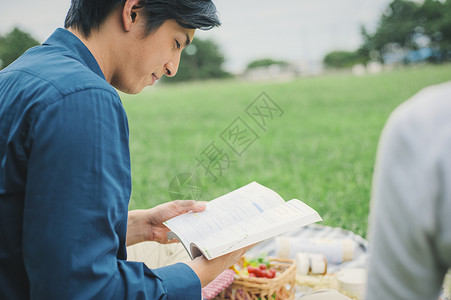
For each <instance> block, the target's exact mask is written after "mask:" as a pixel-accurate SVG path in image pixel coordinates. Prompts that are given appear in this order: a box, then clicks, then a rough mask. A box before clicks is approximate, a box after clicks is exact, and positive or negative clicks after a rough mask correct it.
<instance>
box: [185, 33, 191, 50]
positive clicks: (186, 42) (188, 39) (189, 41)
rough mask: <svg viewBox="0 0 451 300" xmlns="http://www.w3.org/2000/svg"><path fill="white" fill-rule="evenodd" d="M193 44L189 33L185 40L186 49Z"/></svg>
mask: <svg viewBox="0 0 451 300" xmlns="http://www.w3.org/2000/svg"><path fill="white" fill-rule="evenodd" d="M189 44H191V40H190V38H189V35H188V33H187V34H186V40H185V47H188V45H189Z"/></svg>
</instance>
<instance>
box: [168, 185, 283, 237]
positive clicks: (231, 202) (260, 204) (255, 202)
mask: <svg viewBox="0 0 451 300" xmlns="http://www.w3.org/2000/svg"><path fill="white" fill-rule="evenodd" d="M283 203H285V201H284V200H283V199H282V197H280V196H279V195H278V194H277V193H276V192H274V191H273V190H271V189H269V188H267V187H264V186H262V185H261V184H259V183H257V182H252V183H250V184H248V185H245V186H243V187H241V188H239V189H237V190H235V191H232V192H230V193H228V194H225V195H223V196H221V197H219V198H216V199H214V200H212V201H210V202H208V203H207V208H206V210H205V211H203V212H200V213H192V212H190V213H186V214H183V215H180V216H177V217H175V218H172V219H170V220H168V221H166V222H164V224H165V225H166V226H167V227H168V228H169V229H170V230H172V231H173V232H175V233H176V234H177V236H178V237H179V238H180V240H181V241H182V243H184V244H185V245H186V246H188V245H189V244H190V243H191V242H194V243H197V242H199V241H201V240H204V239H207V238H208V237H209V236H211V235H214V234H216V233H217V232H219V231H222V230H224V229H225V228H227V227H229V226H232V225H234V224H236V223H238V222H241V221H243V220H249V219H252V218H253V217H255V216H256V215H259V214H262V213H263V212H265V211H266V210H268V209H270V208H272V207H275V206H277V205H280V204H283Z"/></svg>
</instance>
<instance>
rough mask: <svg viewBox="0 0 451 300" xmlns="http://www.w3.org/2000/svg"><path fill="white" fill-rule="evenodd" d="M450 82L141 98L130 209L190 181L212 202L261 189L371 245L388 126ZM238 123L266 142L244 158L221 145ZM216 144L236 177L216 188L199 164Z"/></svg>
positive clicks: (321, 83) (133, 102) (347, 80)
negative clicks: (185, 176) (252, 112)
mask: <svg viewBox="0 0 451 300" xmlns="http://www.w3.org/2000/svg"><path fill="white" fill-rule="evenodd" d="M450 79H451V65H443V66H422V67H415V68H407V69H401V70H395V71H390V72H384V73H382V74H378V75H367V76H363V77H355V76H352V75H350V74H338V75H327V76H326V75H325V76H320V77H312V78H300V79H297V80H295V81H292V82H265V83H261V82H260V83H249V82H236V81H224V82H199V83H191V84H180V85H160V86H157V87H155V88H150V89H148V90H146V91H144V92H142V93H141V94H139V95H137V96H126V95H122V99H123V101H124V106H125V108H126V111H127V114H128V118H129V123H130V147H131V157H132V176H133V192H132V200H131V205H130V208H131V209H133V208H149V207H152V206H154V205H157V204H159V203H163V202H166V201H169V200H170V199H169V195H168V186H169V182H170V181H171V180H172V178H174V176H176V175H177V174H180V173H184V172H190V173H195V174H197V176H198V177H199V178H200V180H201V181H202V184H203V187H204V191H203V196H202V199H203V200H210V199H213V198H216V197H218V196H220V195H222V194H224V193H226V192H229V191H231V190H233V189H236V188H238V187H241V186H243V185H245V184H247V183H249V182H251V181H254V180H255V181H257V182H259V183H261V184H263V185H266V186H268V187H270V188H272V189H273V190H275V191H277V192H278V193H279V194H280V195H281V196H282V197H283V198H284V199H286V200H289V199H292V198H298V199H300V200H302V201H304V202H306V203H307V204H309V205H311V206H312V207H313V208H315V209H316V210H317V211H318V212H319V213H320V215H321V216H322V217H323V219H324V222H323V224H326V225H331V226H340V227H343V228H346V229H349V230H352V231H354V232H356V233H358V234H361V235H363V236H366V231H367V218H368V209H369V200H370V191H371V178H372V173H373V167H374V162H375V155H376V150H377V143H378V139H379V135H380V132H381V130H382V128H383V125H384V123H385V122H386V120H387V118H388V116H389V114H390V112H391V111H392V110H393V109H394V108H395V107H397V106H398V105H399V104H400V103H401V102H403V101H405V100H407V99H408V98H409V97H411V96H412V95H413V94H415V93H416V92H418V91H419V90H420V89H421V88H423V87H425V86H428V85H431V84H436V83H441V82H444V81H447V80H450ZM262 92H265V93H266V94H267V95H268V96H269V97H270V98H271V99H272V100H273V101H274V102H275V103H276V104H277V105H278V106H279V107H280V108H281V109H282V110H283V111H284V114H283V115H282V116H281V117H278V116H274V118H273V119H272V120H271V119H269V118H268V119H266V121H267V127H266V129H267V130H266V132H265V131H264V130H262V129H261V128H260V127H258V126H257V125H256V123H254V121H252V119H251V118H250V117H249V116H247V115H246V113H245V109H246V107H248V106H249V105H250V104H251V103H252V101H253V100H254V99H256V97H257V96H259V95H260V94H261V93H262ZM237 117H241V118H242V119H243V120H244V122H246V124H247V125H248V126H249V127H250V128H252V129H253V130H254V131H255V133H256V134H257V135H258V136H259V138H257V139H256V140H255V141H254V142H253V144H251V145H250V146H249V147H248V148H247V149H246V150H245V151H244V152H243V153H242V155H241V156H238V155H237V154H235V153H234V152H233V151H232V150H231V148H229V147H228V146H227V144H226V143H225V142H224V141H223V140H222V139H221V137H220V135H221V133H222V132H223V131H224V130H225V129H226V128H228V127H229V125H230V124H231V123H232V122H233V121H234V120H235V119H236V118H237ZM242 141H246V140H245V139H243V140H242ZM212 142H214V145H215V146H217V147H218V149H222V150H223V151H225V152H224V153H226V154H227V155H228V157H229V160H232V162H230V164H226V163H223V164H222V167H223V168H226V167H228V168H226V169H225V170H224V171H223V173H222V175H221V176H218V178H217V180H216V181H214V180H213V178H212V177H211V176H210V175H208V174H206V172H205V170H204V169H203V168H202V166H198V162H197V161H196V157H198V158H202V157H203V156H202V155H201V153H202V152H203V150H205V149H206V148H207V146H209V145H210V144H211V143H212ZM213 172H214V174H216V175H219V174H218V172H217V171H215V170H213Z"/></svg>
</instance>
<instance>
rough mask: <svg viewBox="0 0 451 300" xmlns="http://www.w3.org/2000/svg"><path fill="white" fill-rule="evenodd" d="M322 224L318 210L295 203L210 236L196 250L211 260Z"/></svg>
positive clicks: (273, 209)
mask: <svg viewBox="0 0 451 300" xmlns="http://www.w3.org/2000/svg"><path fill="white" fill-rule="evenodd" d="M321 220H322V219H321V217H320V216H319V215H318V213H317V212H316V211H315V210H314V209H312V208H311V207H309V206H308V205H306V204H305V203H303V202H302V201H300V200H297V199H293V200H290V201H288V202H286V203H283V204H281V205H278V206H276V207H273V208H271V209H268V210H266V211H265V212H263V213H261V214H260V215H256V216H254V217H252V218H250V219H247V220H244V221H241V222H238V223H235V224H233V225H231V226H229V227H228V228H226V229H224V230H222V231H220V232H217V233H216V234H214V235H210V236H209V237H207V238H205V239H203V240H201V241H199V242H198V243H197V244H196V246H197V248H199V250H201V251H202V252H203V253H204V254H206V256H207V258H209V259H210V258H214V257H217V256H220V255H223V254H226V253H229V252H232V251H235V250H238V249H240V248H243V247H246V246H249V245H252V244H254V243H257V242H260V241H262V240H264V239H267V238H270V237H273V236H276V235H278V234H282V233H284V232H288V231H290V230H293V229H296V228H299V227H302V226H305V225H308V224H311V223H314V222H317V221H321ZM191 247H192V245H191Z"/></svg>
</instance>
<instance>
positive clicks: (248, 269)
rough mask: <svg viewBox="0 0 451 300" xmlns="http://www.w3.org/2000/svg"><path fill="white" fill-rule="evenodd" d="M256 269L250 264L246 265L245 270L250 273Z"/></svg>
mask: <svg viewBox="0 0 451 300" xmlns="http://www.w3.org/2000/svg"><path fill="white" fill-rule="evenodd" d="M256 270H258V269H257V268H254V267H252V266H247V272H248V273H249V274H251V273H254V274H255V271H256Z"/></svg>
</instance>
